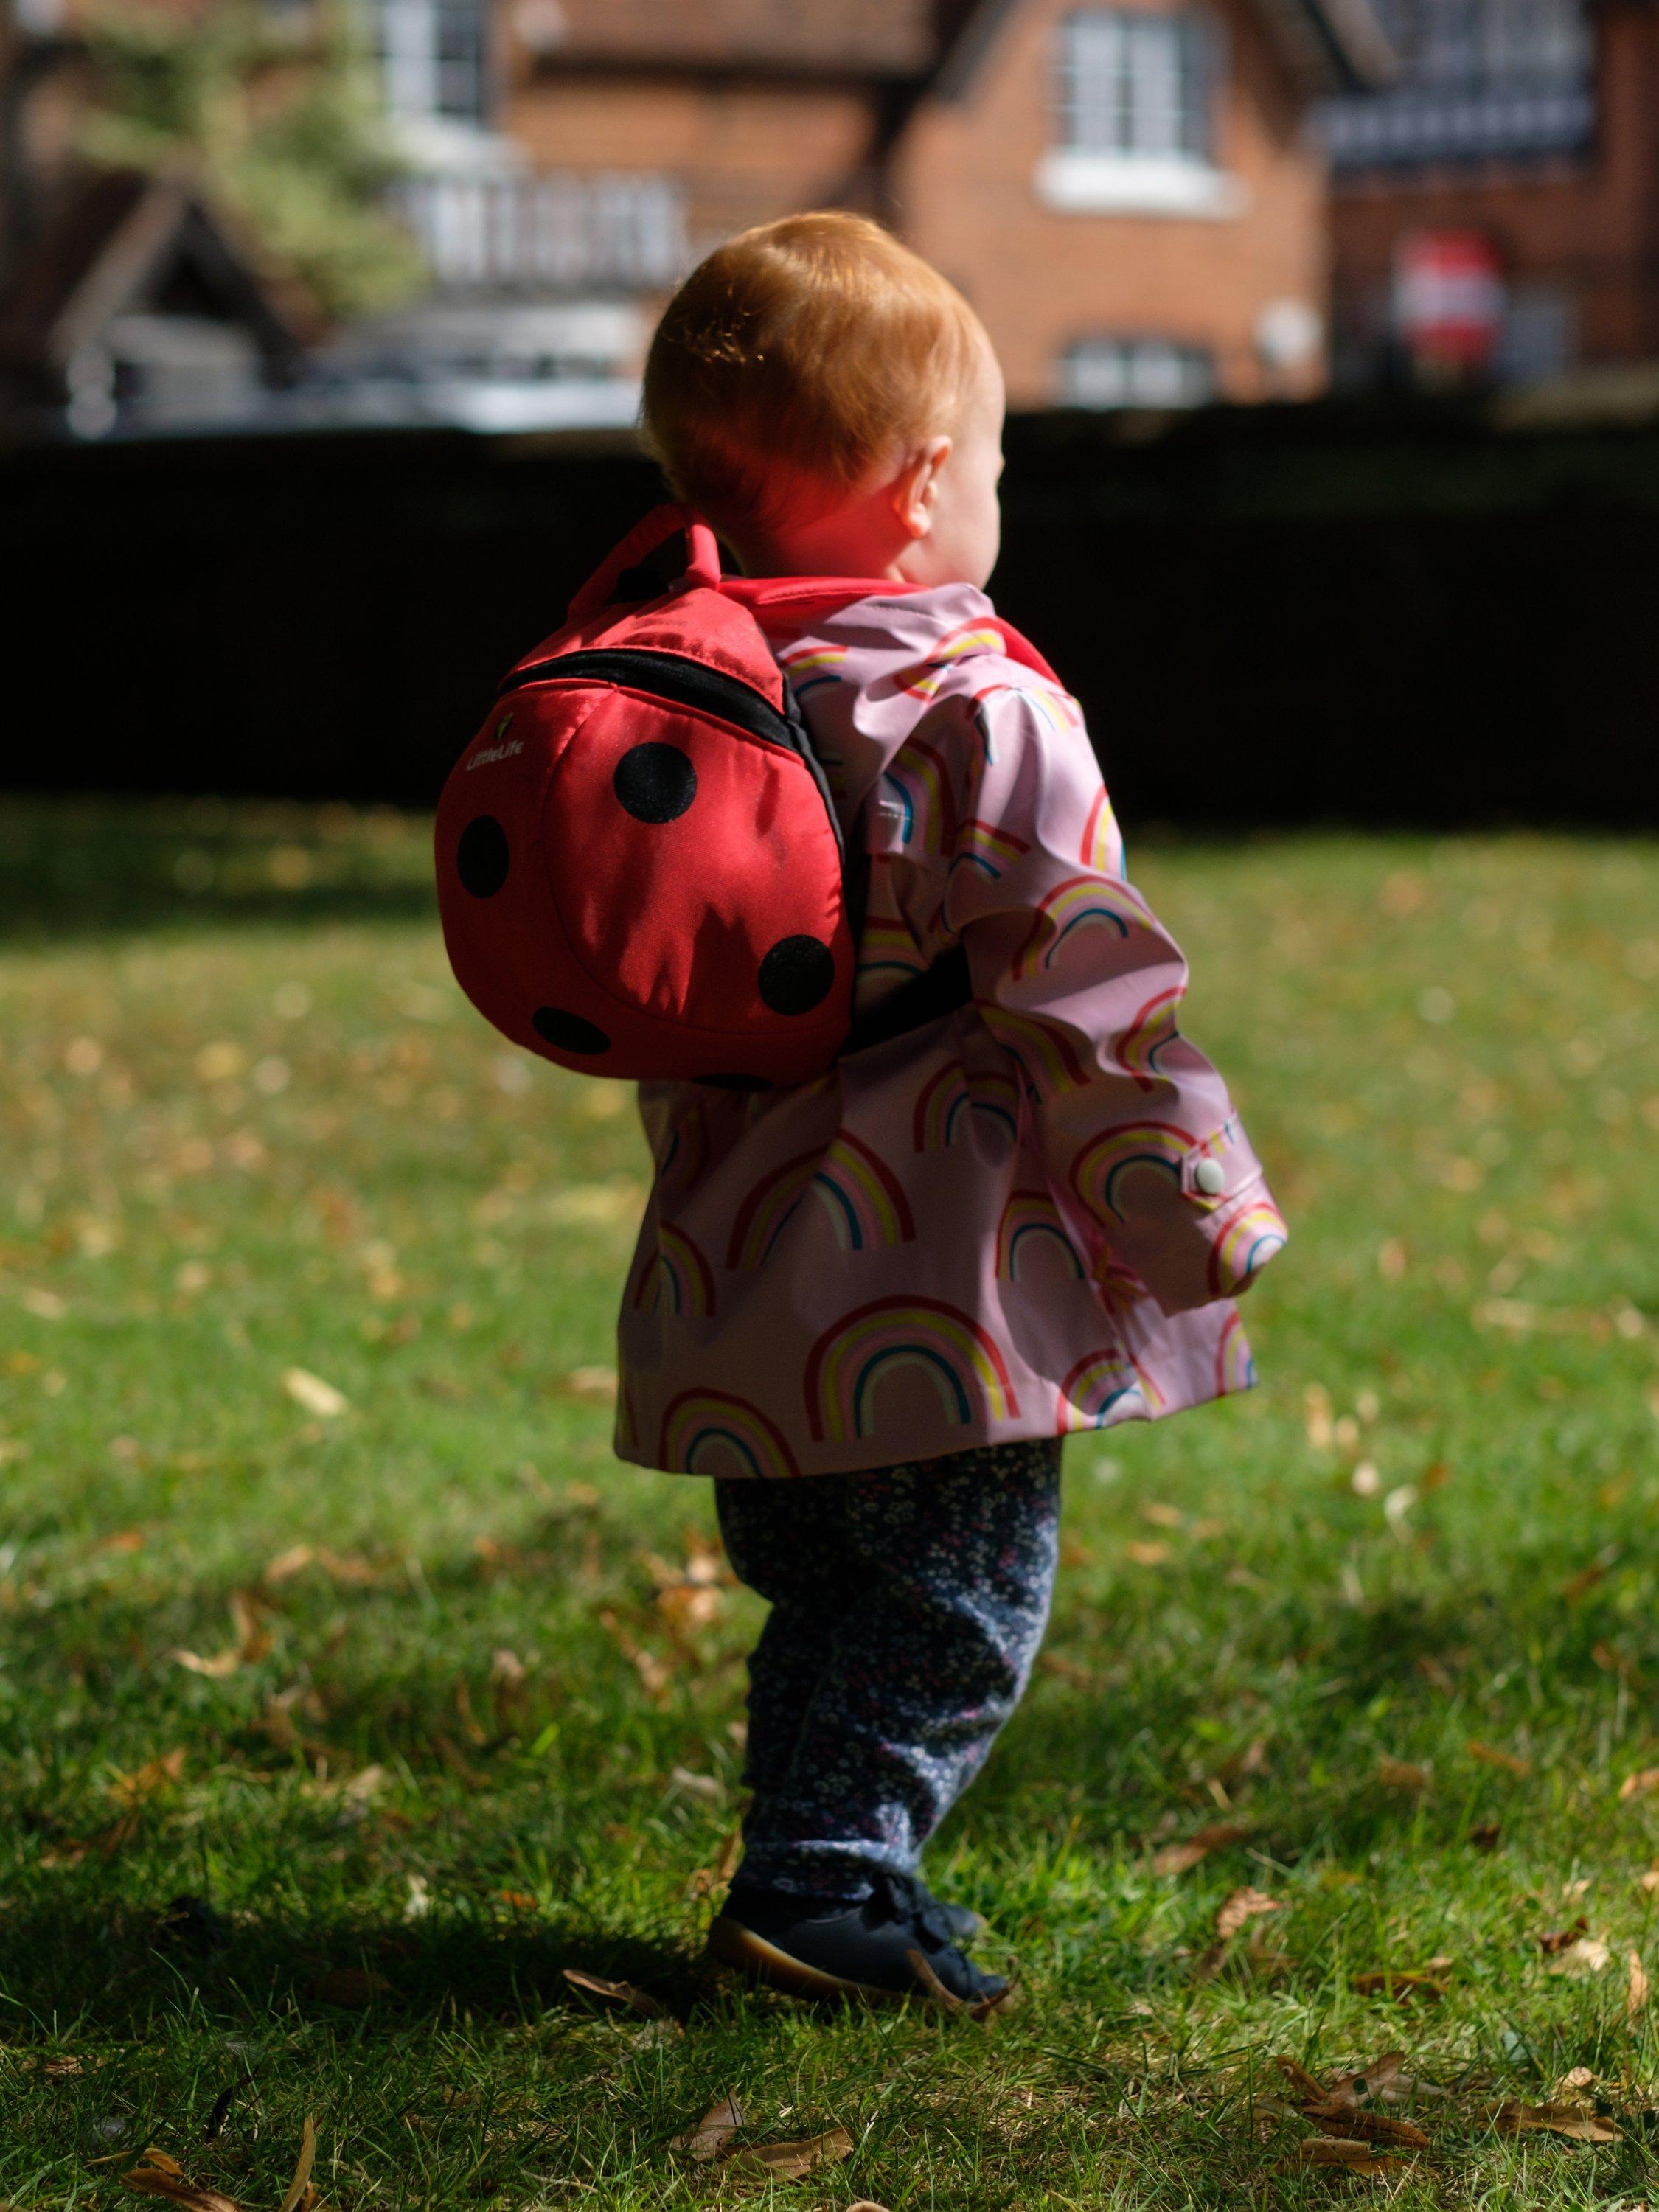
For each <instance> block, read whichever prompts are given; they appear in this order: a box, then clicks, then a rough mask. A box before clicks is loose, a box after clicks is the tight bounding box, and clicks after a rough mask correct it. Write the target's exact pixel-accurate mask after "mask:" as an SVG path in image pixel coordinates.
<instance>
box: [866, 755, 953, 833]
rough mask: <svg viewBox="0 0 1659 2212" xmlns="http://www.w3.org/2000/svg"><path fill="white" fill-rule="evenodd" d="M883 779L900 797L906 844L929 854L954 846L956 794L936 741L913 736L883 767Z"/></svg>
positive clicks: (948, 769) (895, 794) (894, 793)
mask: <svg viewBox="0 0 1659 2212" xmlns="http://www.w3.org/2000/svg"><path fill="white" fill-rule="evenodd" d="M881 781H882V785H883V787H884V789H885V790H887V791H889V792H890V793H892V795H893V797H894V798H895V799H896V800H897V801H898V804H899V809H900V816H901V825H900V826H901V829H902V835H903V838H904V842H905V843H906V845H915V846H917V847H918V848H920V849H921V851H922V852H923V853H925V854H927V855H928V856H929V857H930V858H937V857H939V855H941V854H945V853H949V852H951V851H952V850H954V848H955V846H956V842H957V797H956V793H955V792H954V791H953V790H952V789H951V771H950V768H949V766H948V764H947V763H946V761H945V756H944V754H943V753H941V752H940V751H939V748H938V747H937V746H936V745H930V744H928V743H927V739H926V738H911V740H910V742H909V744H908V745H905V746H903V747H902V748H901V750H899V751H898V753H896V755H895V757H894V759H893V763H892V765H891V767H890V768H887V769H884V770H883V771H882V778H881Z"/></svg>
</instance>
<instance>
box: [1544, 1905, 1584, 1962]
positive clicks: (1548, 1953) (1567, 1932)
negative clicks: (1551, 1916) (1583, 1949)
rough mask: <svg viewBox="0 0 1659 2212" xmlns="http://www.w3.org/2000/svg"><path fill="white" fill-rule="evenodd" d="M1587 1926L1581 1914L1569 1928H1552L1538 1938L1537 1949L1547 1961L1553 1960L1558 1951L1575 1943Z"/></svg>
mask: <svg viewBox="0 0 1659 2212" xmlns="http://www.w3.org/2000/svg"><path fill="white" fill-rule="evenodd" d="M1588 1927H1589V1921H1588V1920H1586V1919H1585V1918H1584V1917H1583V1914H1582V1913H1581V1914H1580V1915H1579V1917H1578V1918H1577V1920H1575V1921H1574V1922H1573V1923H1572V1925H1571V1928H1552V1929H1548V1930H1547V1933H1545V1934H1544V1935H1542V1936H1540V1937H1539V1938H1538V1948H1539V1949H1540V1950H1541V1952H1542V1953H1543V1954H1544V1956H1545V1957H1546V1958H1547V1959H1553V1958H1554V1956H1555V1954H1556V1953H1557V1952H1558V1951H1565V1949H1566V1948H1567V1946H1568V1945H1569V1944H1570V1943H1576V1942H1577V1941H1578V1938H1579V1937H1580V1936H1582V1935H1583V1933H1584V1931H1585V1929H1587V1928H1588Z"/></svg>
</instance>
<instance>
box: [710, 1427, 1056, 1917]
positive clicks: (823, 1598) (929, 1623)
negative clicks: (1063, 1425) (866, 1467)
mask: <svg viewBox="0 0 1659 2212" xmlns="http://www.w3.org/2000/svg"><path fill="white" fill-rule="evenodd" d="M714 1494H715V1500H716V1504H717V1505H718V1508H719V1512H720V1534H721V1535H722V1536H723V1537H724V1539H725V1541H726V1552H727V1553H728V1555H729V1557H730V1559H731V1561H732V1567H733V1568H734V1570H735V1571H736V1572H737V1574H738V1577H739V1578H740V1579H741V1580H742V1581H743V1582H745V1583H747V1584H748V1585H749V1587H750V1589H753V1590H755V1591H757V1592H758V1594H759V1595H761V1596H762V1597H763V1598H765V1599H767V1600H768V1601H769V1603H770V1605H771V1607H772V1610H771V1613H770V1614H769V1616H768V1619H767V1622H766V1626H765V1627H764V1629H763V1631H762V1632H761V1638H760V1641H759V1643H758V1644H757V1645H756V1647H755V1650H754V1651H753V1653H752V1654H751V1655H750V1661H749V1755H748V1765H747V1770H746V1771H745V1774H744V1780H745V1781H746V1782H747V1783H748V1784H749V1786H750V1789H751V1790H752V1791H753V1793H754V1795H753V1799H752V1802H751V1803H750V1809H749V1815H748V1818H747V1820H746V1821H745V1822H744V1859H743V1868H742V1879H743V1880H744V1881H750V1882H756V1883H758V1884H760V1885H762V1886H763V1887H766V1888H769V1889H781V1890H787V1891H790V1892H793V1893H797V1894H801V1895H807V1896H817V1897H826V1898H843V1899H860V1898H863V1897H866V1896H867V1895H868V1894H869V1893H870V1888H871V1883H872V1875H874V1874H875V1873H876V1872H878V1870H880V1871H886V1872H888V1873H892V1874H908V1873H911V1872H912V1871H914V1869H915V1866H916V1863H917V1862H918V1860H919V1859H920V1857H921V1849H922V1845H923V1844H925V1843H926V1842H927V1838H928V1837H929V1836H930V1835H931V1834H932V1833H933V1830H934V1829H935V1828H936V1827H937V1826H939V1822H940V1821H941V1820H943V1819H944V1817H945V1814H946V1813H947V1812H948V1811H949V1810H950V1808H951V1806H952V1805H953V1804H954V1803H955V1802H956V1801H957V1798H958V1797H959V1796H961V1795H962V1793H963V1790H965V1789H966V1788H967V1787H968V1785H969V1783H970V1782H971V1781H972V1780H973V1778H974V1777H975V1775H976V1774H977V1773H978V1772H979V1770H980V1768H981V1766H982V1765H984V1763H985V1757H986V1753H987V1752H988V1751H989V1750H990V1748H991V1743H992V1740H993V1738H994V1736H995V1735H996V1733H997V1730H998V1729H1000V1727H1001V1726H1002V1723H1004V1721H1006V1719H1007V1717H1008V1716H1009V1714H1010V1713H1012V1711H1013V1709H1014V1707H1015V1706H1016V1705H1018V1702H1019V1699H1020V1697H1021V1695H1022V1693H1023V1692H1024V1688H1025V1685H1026V1683H1027V1681H1028V1680H1030V1672H1031V1665H1032V1662H1033V1661H1034V1660H1035V1659H1036V1652H1037V1646H1038V1645H1039V1644H1041V1643H1042V1632H1043V1629H1044V1627H1045V1626H1047V1623H1048V1604H1049V1600H1050V1597H1051V1595H1053V1591H1054V1567H1055V1564H1056V1559H1057V1557H1058V1549H1059V1524H1060V1441H1059V1439H1058V1438H1057V1437H1056V1438H1048V1437H1043V1438H1039V1439H1036V1440H1034V1441H1032V1442H1029V1443H1012V1444H986V1445H982V1446H981V1447H979V1448H978V1449H975V1450H971V1451H964V1452H957V1453H955V1454H953V1455H951V1457H950V1458H948V1459H939V1460H931V1461H928V1462H925V1463H924V1462H918V1463H915V1464H913V1465H909V1466H903V1467H893V1468H883V1469H881V1470H880V1471H879V1472H878V1473H876V1474H867V1473H866V1474H822V1475H802V1476H799V1477H797V1478H795V1479H793V1480H787V1481H781V1482H765V1481H738V1482H716V1484H715V1485H714Z"/></svg>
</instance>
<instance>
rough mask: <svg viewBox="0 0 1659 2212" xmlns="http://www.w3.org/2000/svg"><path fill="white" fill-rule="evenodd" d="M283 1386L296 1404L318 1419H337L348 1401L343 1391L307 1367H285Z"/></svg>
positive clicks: (344, 1409)
mask: <svg viewBox="0 0 1659 2212" xmlns="http://www.w3.org/2000/svg"><path fill="white" fill-rule="evenodd" d="M283 1389H284V1390H286V1391H287V1392H288V1395H289V1397H290V1398H292V1399H293V1401H294V1402H295V1405H296V1406H299V1407H302V1408H303V1409H304V1411H305V1412H307V1413H310V1414H312V1415H313V1417H314V1418H315V1419H317V1420H319V1421H334V1420H337V1419H339V1417H340V1415H341V1414H342V1413H344V1412H345V1411H346V1408H347V1407H348V1405H349V1402H350V1401H349V1399H348V1398H347V1397H346V1396H345V1394H344V1393H343V1391H340V1390H337V1389H335V1387H334V1385H333V1384H332V1383H325V1382H324V1380H323V1378H322V1376H320V1375H313V1373H312V1371H311V1370H310V1369H309V1368H308V1367H289V1368H285V1369H284V1370H283Z"/></svg>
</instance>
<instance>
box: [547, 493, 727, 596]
mask: <svg viewBox="0 0 1659 2212" xmlns="http://www.w3.org/2000/svg"><path fill="white" fill-rule="evenodd" d="M681 531H684V532H685V580H686V582H687V584H688V585H698V584H702V585H706V586H708V587H709V588H710V589H711V590H714V591H718V590H719V589H720V546H719V545H718V544H717V543H716V542H715V538H714V532H713V531H712V530H711V529H710V528H709V527H708V524H707V523H706V522H704V521H703V520H702V518H701V517H700V516H698V515H697V514H696V513H693V512H692V510H691V508H690V507H680V506H678V505H677V504H675V503H674V502H672V501H670V502H667V503H665V505H663V506H661V507H653V508H652V510H651V512H650V513H649V514H647V515H646V516H644V517H643V518H642V520H640V521H638V522H636V523H635V525H634V527H633V528H632V529H631V530H630V531H629V533H628V535H627V537H626V538H623V540H622V542H621V544H618V545H617V546H614V547H613V548H612V549H611V552H610V554H609V555H608V556H607V557H606V558H605V561H604V562H601V564H600V565H599V568H597V569H596V570H595V571H594V573H593V574H592V575H591V576H590V577H589V578H588V580H587V581H586V583H585V584H584V585H583V586H582V587H581V589H580V592H577V594H576V596H575V598H574V599H572V601H571V602H570V613H569V619H570V620H571V621H572V622H585V621H586V618H587V617H588V616H589V615H592V614H597V613H598V612H599V609H600V608H601V607H608V606H609V605H611V601H612V599H613V597H614V594H615V592H616V588H617V583H618V582H619V581H620V580H621V579H622V577H623V575H624V574H626V573H627V571H628V570H629V568H636V567H637V566H638V565H639V563H640V562H641V561H643V560H645V559H646V557H647V556H648V555H649V554H652V553H654V552H655V551H656V550H657V548H658V547H659V545H661V544H665V542H666V541H667V540H668V539H669V538H674V537H677V536H678V534H679V532H681Z"/></svg>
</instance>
